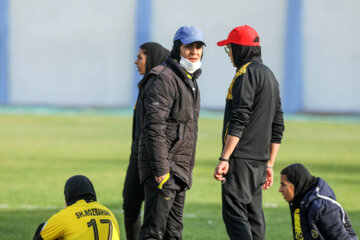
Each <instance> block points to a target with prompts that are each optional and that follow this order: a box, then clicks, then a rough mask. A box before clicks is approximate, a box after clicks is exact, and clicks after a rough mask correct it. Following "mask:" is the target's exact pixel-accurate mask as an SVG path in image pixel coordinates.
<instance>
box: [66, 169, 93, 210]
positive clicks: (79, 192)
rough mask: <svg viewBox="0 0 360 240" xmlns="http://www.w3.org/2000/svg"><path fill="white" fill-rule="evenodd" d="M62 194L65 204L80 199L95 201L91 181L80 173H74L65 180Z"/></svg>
mask: <svg viewBox="0 0 360 240" xmlns="http://www.w3.org/2000/svg"><path fill="white" fill-rule="evenodd" d="M64 194H65V201H66V205H67V206H70V205H72V204H74V203H76V202H77V201H79V200H81V199H82V200H85V201H86V202H93V201H96V194H95V190H94V187H93V185H92V183H91V182H90V180H89V179H88V178H87V177H85V176H82V175H75V176H72V177H71V178H69V180H67V182H66V184H65V190H64Z"/></svg>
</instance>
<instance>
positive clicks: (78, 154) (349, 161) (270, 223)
mask: <svg viewBox="0 0 360 240" xmlns="http://www.w3.org/2000/svg"><path fill="white" fill-rule="evenodd" d="M131 120H132V118H131V117H130V116H111V115H108V116H107V115H76V114H75V115H43V116H36V115H15V114H13V115H9V114H2V115H0V166H1V167H0V189H1V191H0V235H1V239H4V240H5V239H31V238H32V236H33V234H34V231H35V229H36V227H37V225H38V224H39V223H40V222H43V221H46V219H47V218H49V217H50V216H51V215H52V214H54V213H55V212H57V211H58V210H59V209H60V208H62V207H63V205H64V195H63V188H64V184H65V181H66V180H67V179H68V178H69V177H70V176H72V175H75V174H84V175H86V176H88V177H89V178H90V179H91V180H92V182H93V184H94V187H95V190H96V192H97V195H98V200H99V202H101V203H103V204H104V205H106V206H108V207H109V208H110V209H111V210H112V211H113V212H114V213H115V215H116V216H117V218H118V220H119V224H120V231H121V238H122V239H125V231H124V225H123V215H122V211H121V206H122V196H121V193H122V187H123V182H124V178H125V172H126V168H127V164H128V158H129V154H130V141H131V140H130V139H131V126H132V123H131ZM221 128H222V121H221V120H220V119H210V118H201V119H200V122H199V139H198V147H197V160H196V166H195V169H194V185H193V187H192V189H191V190H190V191H188V193H187V198H186V204H185V209H184V232H183V235H184V239H190V240H192V239H195V240H196V239H208V240H211V239H214V240H215V239H216V240H219V239H228V237H227V235H226V232H225V226H224V224H223V222H222V218H221V197H220V184H219V183H218V182H216V181H215V180H213V177H212V174H213V170H214V167H215V166H216V164H217V161H218V160H217V158H218V156H219V154H220V151H221V139H220V135H221ZM359 146H360V123H356V122H354V123H342V122H336V121H326V122H322V121H321V118H320V119H316V121H309V120H306V121H297V120H296V119H291V120H288V121H286V131H285V136H284V139H283V144H282V146H281V148H280V152H279V155H278V159H277V162H276V165H275V169H274V170H275V181H274V185H273V187H272V188H271V189H270V190H268V191H265V192H264V200H263V203H264V212H265V217H266V221H267V233H266V234H267V239H280V240H281V239H292V233H291V225H290V215H289V210H288V206H287V204H286V203H285V202H284V200H283V199H282V197H281V195H280V194H279V193H278V188H279V172H280V171H281V169H282V168H283V167H285V166H287V165H289V164H291V163H294V162H301V163H303V164H304V165H306V166H307V167H308V168H309V169H310V171H311V173H312V174H314V175H315V176H321V177H322V178H324V179H325V180H326V181H327V182H328V183H329V184H330V186H332V188H333V190H334V191H335V193H336V195H337V198H338V201H339V202H340V203H341V204H342V205H343V207H344V208H345V210H346V211H347V212H348V214H349V216H350V218H351V220H352V224H353V226H354V228H355V231H356V232H357V233H360V204H359V203H358V199H359V198H360V191H359V190H360V187H359V182H360V175H359V174H358V173H359V172H360V162H359V159H360V148H359Z"/></svg>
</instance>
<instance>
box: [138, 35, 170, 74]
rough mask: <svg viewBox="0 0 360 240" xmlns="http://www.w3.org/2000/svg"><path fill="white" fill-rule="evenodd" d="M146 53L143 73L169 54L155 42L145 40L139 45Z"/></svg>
mask: <svg viewBox="0 0 360 240" xmlns="http://www.w3.org/2000/svg"><path fill="white" fill-rule="evenodd" d="M140 48H141V49H142V50H143V52H144V54H145V55H146V65H145V74H146V73H148V72H150V70H151V69H152V68H154V67H156V66H157V65H159V64H160V63H162V62H163V61H164V60H165V59H166V58H167V57H168V56H169V55H170V51H169V50H167V49H166V48H164V47H163V46H161V45H160V44H158V43H156V42H147V43H144V44H142V45H141V46H140Z"/></svg>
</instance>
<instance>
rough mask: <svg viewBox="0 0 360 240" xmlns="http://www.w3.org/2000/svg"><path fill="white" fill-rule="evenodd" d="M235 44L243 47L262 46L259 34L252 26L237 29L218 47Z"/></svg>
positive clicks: (219, 43)
mask: <svg viewBox="0 0 360 240" xmlns="http://www.w3.org/2000/svg"><path fill="white" fill-rule="evenodd" d="M229 43H235V44H239V45H243V46H260V38H259V34H258V33H257V32H256V31H255V30H254V29H253V28H252V27H250V26H248V25H244V26H240V27H236V28H234V29H233V30H231V32H230V33H229V36H228V38H227V39H225V40H223V41H220V42H218V43H217V45H218V46H224V45H228V44H229Z"/></svg>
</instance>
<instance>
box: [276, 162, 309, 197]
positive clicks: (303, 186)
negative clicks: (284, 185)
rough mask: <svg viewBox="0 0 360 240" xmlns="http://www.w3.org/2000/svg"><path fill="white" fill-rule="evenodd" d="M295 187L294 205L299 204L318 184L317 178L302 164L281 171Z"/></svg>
mask: <svg viewBox="0 0 360 240" xmlns="http://www.w3.org/2000/svg"><path fill="white" fill-rule="evenodd" d="M281 175H286V177H287V179H288V181H289V182H291V183H292V184H294V186H295V196H294V200H293V201H292V202H293V203H299V202H300V201H301V199H302V198H303V196H304V195H305V194H306V193H307V192H308V191H309V190H310V189H311V188H312V187H313V186H314V185H315V184H316V178H315V177H314V176H312V175H311V174H310V172H309V170H307V169H306V167H305V166H304V165H302V164H300V163H295V164H292V165H290V166H288V167H286V168H284V169H283V170H282V171H281Z"/></svg>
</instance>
